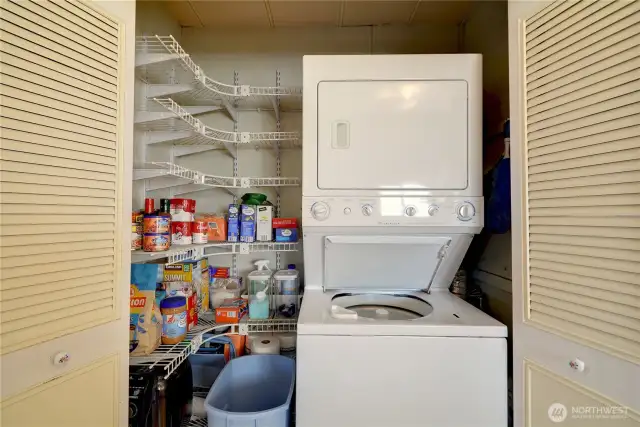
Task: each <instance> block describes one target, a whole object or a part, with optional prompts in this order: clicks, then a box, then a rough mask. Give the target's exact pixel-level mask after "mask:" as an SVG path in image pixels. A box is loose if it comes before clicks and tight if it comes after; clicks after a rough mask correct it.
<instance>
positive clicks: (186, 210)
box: [170, 199, 196, 222]
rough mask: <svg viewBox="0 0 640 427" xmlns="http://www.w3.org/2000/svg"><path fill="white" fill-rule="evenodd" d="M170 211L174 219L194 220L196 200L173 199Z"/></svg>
mask: <svg viewBox="0 0 640 427" xmlns="http://www.w3.org/2000/svg"><path fill="white" fill-rule="evenodd" d="M170 212H171V217H172V218H173V220H174V221H185V222H188V221H193V218H194V216H195V213H196V201H195V200H193V199H171V202H170Z"/></svg>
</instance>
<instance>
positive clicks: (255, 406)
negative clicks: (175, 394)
mask: <svg viewBox="0 0 640 427" xmlns="http://www.w3.org/2000/svg"><path fill="white" fill-rule="evenodd" d="M295 370H296V369H295V361H294V360H293V359H290V358H288V357H285V356H280V355H273V354H261V355H253V356H244V357H240V358H238V359H234V360H232V361H231V362H229V363H228V364H227V366H225V368H224V369H223V370H222V372H221V373H220V376H219V377H218V379H217V380H216V382H215V383H214V384H213V387H211V390H209V394H208V395H207V398H206V400H205V403H204V407H205V410H206V411H207V419H208V425H209V427H228V426H233V427H288V426H289V411H290V406H291V396H292V395H293V386H294V382H295Z"/></svg>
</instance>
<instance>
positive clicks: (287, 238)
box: [276, 228, 298, 242]
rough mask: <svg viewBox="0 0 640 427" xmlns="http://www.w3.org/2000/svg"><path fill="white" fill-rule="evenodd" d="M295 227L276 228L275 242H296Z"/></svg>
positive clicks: (296, 230) (296, 231)
mask: <svg viewBox="0 0 640 427" xmlns="http://www.w3.org/2000/svg"><path fill="white" fill-rule="evenodd" d="M297 241H298V229H297V228H276V242H297Z"/></svg>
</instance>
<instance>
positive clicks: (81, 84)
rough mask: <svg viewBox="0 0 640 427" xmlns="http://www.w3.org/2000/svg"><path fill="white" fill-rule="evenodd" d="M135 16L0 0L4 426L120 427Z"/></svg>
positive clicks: (87, 5) (96, 5) (126, 11)
mask: <svg viewBox="0 0 640 427" xmlns="http://www.w3.org/2000/svg"><path fill="white" fill-rule="evenodd" d="M134 19H135V2H109V1H106V2H90V1H76V0H68V1H67V0H56V1H48V0H44V1H43V0H0V239H1V241H0V280H1V282H0V362H1V370H2V371H1V382H2V384H1V385H2V387H1V409H0V412H1V415H0V417H1V419H0V424H1V425H2V426H5V427H13V426H15V427H32V426H33V427H40V426H45V425H46V426H51V427H58V426H65V427H67V426H83V427H86V426H118V425H126V419H127V414H126V412H127V411H126V403H127V399H126V397H127V367H128V360H127V357H128V292H127V290H128V282H129V263H130V255H129V240H128V238H127V237H126V236H128V225H129V223H128V217H129V212H130V210H131V207H130V202H129V201H130V200H131V196H130V194H131V178H130V177H131V165H130V160H125V156H126V157H130V152H131V141H132V126H131V119H130V117H131V116H132V110H133V109H132V101H131V100H130V99H129V96H126V93H127V91H128V92H129V93H131V92H132V85H133V78H132V75H133V63H134V62H133V47H134V44H133V40H134ZM127 153H129V154H127Z"/></svg>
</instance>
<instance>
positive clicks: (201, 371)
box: [189, 353, 225, 389]
mask: <svg viewBox="0 0 640 427" xmlns="http://www.w3.org/2000/svg"><path fill="white" fill-rule="evenodd" d="M189 362H191V372H193V386H194V387H201V388H206V389H210V388H211V386H212V385H213V383H214V382H215V381H216V378H218V375H220V372H222V370H223V369H224V366H225V360H224V354H203V353H196V354H192V355H191V356H189Z"/></svg>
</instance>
